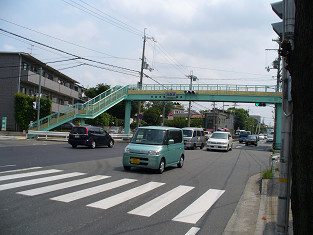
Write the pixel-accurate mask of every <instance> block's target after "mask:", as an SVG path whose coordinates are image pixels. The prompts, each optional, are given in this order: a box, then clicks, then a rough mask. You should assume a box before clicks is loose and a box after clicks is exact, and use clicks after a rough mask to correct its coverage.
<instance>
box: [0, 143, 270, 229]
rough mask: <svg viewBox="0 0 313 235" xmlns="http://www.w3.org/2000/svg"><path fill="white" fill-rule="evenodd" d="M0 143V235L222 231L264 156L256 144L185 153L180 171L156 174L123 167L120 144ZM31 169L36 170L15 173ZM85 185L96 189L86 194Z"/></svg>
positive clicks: (263, 163) (266, 159)
mask: <svg viewBox="0 0 313 235" xmlns="http://www.w3.org/2000/svg"><path fill="white" fill-rule="evenodd" d="M5 141H7V142H5ZM0 146H2V147H1V148H0V198H1V200H0V234H87V233H88V234H186V233H187V232H188V231H189V232H190V234H195V232H197V234H222V233H223V231H224V229H225V226H226V224H227V222H228V220H229V219H230V217H231V215H232V213H233V211H234V209H235V207H236V205H237V203H238V201H239V199H240V196H241V194H242V192H243V190H244V187H245V185H246V182H247V180H248V179H249V177H250V176H251V175H254V174H256V173H258V172H261V171H263V170H264V169H266V168H267V167H268V165H269V157H270V152H268V151H266V149H267V148H268V147H269V145H268V144H263V143H262V144H260V145H259V146H258V147H254V146H244V145H242V144H240V145H239V144H238V145H235V146H234V150H233V151H230V152H213V151H206V150H200V149H197V150H186V160H185V164H184V166H183V168H181V169H180V168H177V167H170V168H167V169H166V171H165V172H164V173H163V174H162V175H159V174H157V173H156V172H155V171H152V170H146V169H140V168H137V169H133V168H132V170H131V171H129V172H127V171H124V169H123V166H122V164H121V160H122V159H121V156H122V153H123V151H124V148H125V146H126V143H116V144H115V146H114V148H112V149H110V148H106V147H103V148H96V149H88V148H84V147H81V148H77V149H72V148H71V146H69V145H68V144H67V143H64V142H63V143H58V142H52V141H27V140H13V139H12V140H1V139H0ZM32 167H42V168H38V169H28V170H22V171H20V170H18V169H22V168H32ZM51 169H55V172H50V173H47V172H46V174H42V175H32V176H30V175H26V176H25V177H23V178H21V176H19V178H9V177H10V175H12V176H14V175H16V174H21V173H31V172H39V171H44V170H51ZM14 170H15V171H14ZM16 170H17V171H16ZM75 172H76V173H75ZM101 177H102V178H101ZM42 178H44V179H45V180H46V182H42V181H39V180H40V179H42ZM86 178H88V179H89V180H93V181H92V182H91V181H90V182H83V181H84V180H85V179H86ZM25 181H26V182H25ZM65 182H72V183H71V184H70V183H68V184H64V183H65ZM117 182H119V183H120V185H118V186H116V183H117ZM27 184H28V185H27ZM52 185H54V186H52ZM99 185H101V186H100V187H96V186H99ZM46 186H47V187H46ZM48 186H49V187H48ZM109 186H110V187H111V188H110V187H109ZM106 187H108V189H107V190H106ZM91 188H93V189H94V190H95V189H97V190H100V191H101V192H97V193H94V194H92V195H91V194H90V191H91ZM86 189H88V190H86ZM80 190H84V191H80ZM141 190H143V191H141ZM78 191H79V192H78ZM75 192H78V193H75ZM70 193H71V194H70ZM74 193H75V194H74ZM85 194H86V195H85ZM74 195H75V196H74ZM70 196H71V197H70ZM75 197H76V198H75ZM69 198H71V199H69ZM73 198H74V199H75V200H74V199H73ZM156 198H157V199H159V200H158V201H152V200H156ZM162 198H165V199H164V200H162ZM104 199H105V200H104ZM69 200H72V201H69ZM151 201H152V202H151ZM146 203H150V204H146ZM143 205H147V207H143Z"/></svg>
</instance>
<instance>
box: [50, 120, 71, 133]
mask: <svg viewBox="0 0 313 235" xmlns="http://www.w3.org/2000/svg"><path fill="white" fill-rule="evenodd" d="M74 126H75V124H74V123H72V122H66V123H63V124H61V125H60V126H57V127H55V128H53V129H52V131H71V130H72V128H73V127H74Z"/></svg>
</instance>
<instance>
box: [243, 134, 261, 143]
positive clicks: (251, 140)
mask: <svg viewBox="0 0 313 235" xmlns="http://www.w3.org/2000/svg"><path fill="white" fill-rule="evenodd" d="M245 142H246V146H248V145H255V146H258V136H257V135H248V137H247V138H246V140H245Z"/></svg>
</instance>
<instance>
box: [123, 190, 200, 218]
mask: <svg viewBox="0 0 313 235" xmlns="http://www.w3.org/2000/svg"><path fill="white" fill-rule="evenodd" d="M193 188H194V187H190V186H184V185H180V186H178V187H176V188H174V189H172V190H170V191H168V192H167V193H164V194H163V195H161V196H159V197H157V198H155V199H153V200H151V201H149V202H147V203H145V204H143V205H142V206H140V207H137V208H136V209H134V210H132V211H130V212H128V213H129V214H134V215H141V216H147V217H150V216H151V215H153V214H155V213H156V212H158V211H159V210H161V209H163V208H164V207H166V206H167V205H169V204H171V203H172V202H174V201H175V200H176V199H178V198H180V197H182V196H183V195H185V194H186V193H188V192H189V191H190V190H192V189H193Z"/></svg>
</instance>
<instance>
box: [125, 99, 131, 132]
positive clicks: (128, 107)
mask: <svg viewBox="0 0 313 235" xmlns="http://www.w3.org/2000/svg"><path fill="white" fill-rule="evenodd" d="M130 111H131V101H130V100H126V105H125V123H124V134H129V131H130Z"/></svg>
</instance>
